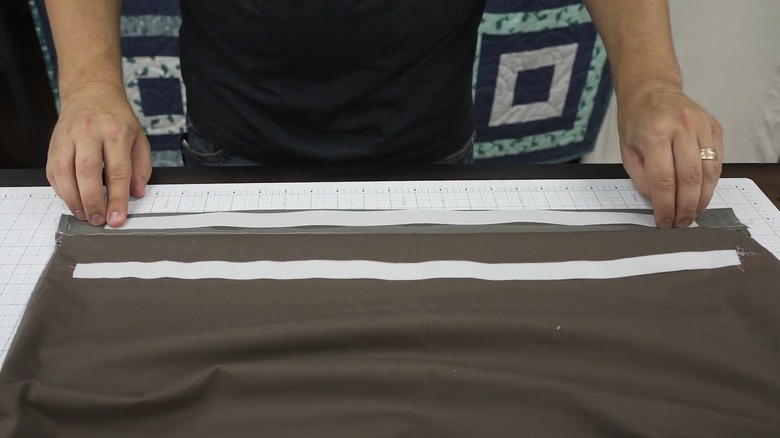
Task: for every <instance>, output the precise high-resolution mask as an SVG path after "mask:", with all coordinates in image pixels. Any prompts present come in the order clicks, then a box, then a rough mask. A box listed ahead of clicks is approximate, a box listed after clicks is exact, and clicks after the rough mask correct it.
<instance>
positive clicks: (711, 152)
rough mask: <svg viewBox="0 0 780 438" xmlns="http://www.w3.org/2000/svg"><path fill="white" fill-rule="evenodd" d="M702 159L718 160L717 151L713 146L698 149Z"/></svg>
mask: <svg viewBox="0 0 780 438" xmlns="http://www.w3.org/2000/svg"><path fill="white" fill-rule="evenodd" d="M699 152H700V154H701V159H702V160H714V161H717V160H718V151H716V150H715V149H713V148H704V149H700V150H699Z"/></svg>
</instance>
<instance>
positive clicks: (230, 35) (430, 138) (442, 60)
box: [181, 0, 485, 163]
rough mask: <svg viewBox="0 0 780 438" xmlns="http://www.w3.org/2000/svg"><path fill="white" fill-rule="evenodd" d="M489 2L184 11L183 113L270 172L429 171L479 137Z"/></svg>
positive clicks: (191, 4) (232, 0) (192, 6)
mask: <svg viewBox="0 0 780 438" xmlns="http://www.w3.org/2000/svg"><path fill="white" fill-rule="evenodd" d="M484 4H485V0H298V1H290V0H219V1H214V0H182V19H183V22H182V29H181V62H182V73H183V76H184V81H185V83H186V85H187V99H188V105H187V106H188V113H189V116H190V119H191V120H192V122H193V124H194V125H195V128H196V129H197V131H198V132H199V133H200V134H201V135H203V136H205V137H206V138H208V139H210V140H211V141H214V142H215V143H216V144H217V146H218V147H219V146H221V147H224V148H225V149H227V150H228V151H231V152H233V153H236V154H239V155H243V156H245V157H248V158H254V159H258V160H265V161H272V162H282V163H284V162H312V163H317V162H344V163H350V162H352V163H355V162H362V163H371V162H396V163H401V162H426V161H436V160H440V159H442V158H444V157H446V156H448V155H450V154H452V153H453V152H455V151H457V150H458V148H460V147H461V146H462V145H463V144H464V143H465V142H466V141H467V140H468V138H469V137H470V136H471V134H472V132H473V130H474V121H473V103H472V93H471V80H472V71H473V61H474V51H475V47H476V34H477V28H478V26H479V22H480V19H481V16H482V11H483V8H484Z"/></svg>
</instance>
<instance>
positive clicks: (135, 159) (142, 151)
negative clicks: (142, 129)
mask: <svg viewBox="0 0 780 438" xmlns="http://www.w3.org/2000/svg"><path fill="white" fill-rule="evenodd" d="M130 156H131V157H132V165H133V179H132V182H131V186H130V193H132V194H133V196H135V197H136V198H142V197H143V196H144V195H145V194H146V184H147V183H148V182H149V178H151V177H152V157H151V147H150V146H149V140H148V139H147V138H146V135H144V134H143V133H141V134H139V135H138V138H137V139H136V141H135V144H134V145H133V150H132V151H131V152H130Z"/></svg>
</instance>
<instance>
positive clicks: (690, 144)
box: [673, 129, 702, 228]
mask: <svg viewBox="0 0 780 438" xmlns="http://www.w3.org/2000/svg"><path fill="white" fill-rule="evenodd" d="M673 151H674V170H675V176H676V179H677V181H676V192H677V196H676V200H675V202H676V204H675V218H674V226H675V227H677V228H688V227H689V226H691V223H692V222H693V221H694V219H696V208H697V207H698V206H699V197H700V196H701V179H702V169H701V153H700V151H699V142H698V141H697V139H696V131H694V130H688V129H682V130H680V131H679V132H678V133H677V135H676V136H675V138H674V140H673Z"/></svg>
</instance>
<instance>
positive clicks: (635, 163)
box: [618, 80, 723, 228]
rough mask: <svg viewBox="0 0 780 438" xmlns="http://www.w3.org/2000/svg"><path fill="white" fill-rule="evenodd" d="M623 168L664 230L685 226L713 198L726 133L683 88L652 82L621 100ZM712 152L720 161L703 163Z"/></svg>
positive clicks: (636, 87) (657, 81)
mask: <svg viewBox="0 0 780 438" xmlns="http://www.w3.org/2000/svg"><path fill="white" fill-rule="evenodd" d="M618 128H619V131H620V138H621V140H620V152H621V156H622V158H623V166H624V167H625V169H626V172H628V175H629V176H630V177H631V181H633V183H634V186H636V188H637V190H638V191H639V193H640V194H641V195H642V196H644V197H645V198H647V199H648V200H650V201H651V203H652V205H653V210H654V213H655V220H656V224H657V225H658V226H659V227H660V228H670V227H672V226H675V227H678V228H687V227H688V226H690V224H691V222H693V221H694V219H695V218H696V215H697V214H698V213H701V212H702V211H704V209H705V208H706V207H707V205H708V204H709V203H710V200H711V199H712V196H713V193H714V191H715V186H716V184H717V182H718V179H719V178H720V174H721V169H722V163H723V130H722V128H721V126H720V124H719V123H718V122H717V121H716V120H715V119H714V118H713V117H712V115H710V114H709V113H708V112H707V111H706V110H704V109H703V108H702V107H700V106H699V105H697V104H696V103H694V102H693V101H692V100H691V99H689V98H688V97H687V96H686V95H685V94H683V92H682V89H681V88H680V86H679V85H676V84H672V83H668V82H664V81H662V80H651V81H645V82H642V83H640V84H638V85H636V86H635V87H633V88H631V89H629V90H628V91H627V92H626V93H624V95H623V96H618ZM705 148H713V149H715V151H716V152H717V155H718V156H717V159H716V160H702V158H701V149H705Z"/></svg>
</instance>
